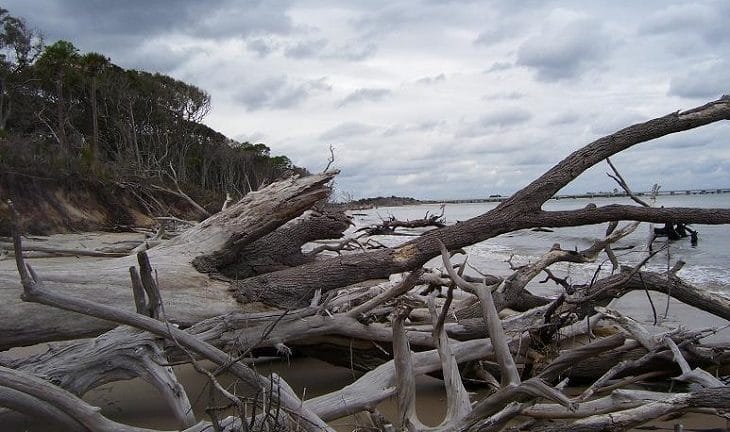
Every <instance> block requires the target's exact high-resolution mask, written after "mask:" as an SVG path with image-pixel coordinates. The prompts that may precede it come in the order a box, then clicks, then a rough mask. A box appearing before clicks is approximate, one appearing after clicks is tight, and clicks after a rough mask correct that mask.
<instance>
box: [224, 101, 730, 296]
mask: <svg viewBox="0 0 730 432" xmlns="http://www.w3.org/2000/svg"><path fill="white" fill-rule="evenodd" d="M728 119H730V98H728V97H723V98H721V99H719V100H717V101H714V102H711V103H708V104H706V105H703V106H701V107H697V108H695V109H692V110H689V111H685V112H676V113H672V114H669V115H666V116H664V117H660V118H657V119H654V120H649V121H647V122H644V123H639V124H635V125H633V126H629V127H627V128H625V129H622V130H620V131H618V132H616V133H614V134H611V135H608V136H606V137H604V138H601V139H598V140H596V141H594V142H592V143H591V144H588V145H587V146H585V147H583V148H582V149H580V150H577V151H576V152H574V153H572V154H571V155H569V156H568V157H566V158H565V159H564V160H563V161H561V162H560V163H558V164H557V165H555V166H554V167H553V168H551V169H550V170H549V171H547V172H546V173H545V174H543V175H542V176H541V177H539V178H538V179H536V180H535V181H533V182H532V183H530V184H529V185H528V186H526V187H525V188H523V189H522V190H520V191H519V192H517V193H515V194H514V195H513V196H512V197H510V198H509V199H507V200H506V201H504V202H502V203H501V204H500V205H499V206H497V207H496V208H495V209H493V210H490V211H488V212H487V213H485V214H483V215H480V216H477V217H475V218H472V219H469V220H467V221H464V222H460V223H459V224H456V225H451V226H447V227H444V228H440V229H436V230H432V231H429V232H428V233H425V234H424V235H422V236H420V237H418V238H416V239H414V240H412V241H410V242H407V243H405V244H403V245H401V246H399V247H396V248H392V249H384V250H380V251H373V252H366V253H361V254H355V255H350V256H347V257H337V258H332V259H329V260H326V261H322V262H316V263H312V264H309V265H305V266H301V267H300V268H297V269H296V270H282V271H279V272H274V273H270V274H266V275H263V276H259V277H254V278H249V279H247V280H245V281H241V282H239V283H237V284H236V290H237V292H236V296H237V298H238V299H239V300H240V301H242V302H248V301H251V300H260V301H264V302H266V303H268V304H272V305H277V306H281V307H292V306H296V305H299V306H301V305H302V304H303V302H305V301H306V300H307V299H310V298H311V297H312V295H313V293H314V291H315V290H317V289H321V290H322V291H323V292H326V291H329V290H332V289H336V288H339V287H343V286H346V285H350V284H353V283H356V282H359V281H363V280H366V279H372V278H374V277H387V276H388V275H390V274H393V273H401V272H404V271H409V270H412V269H415V268H418V267H420V266H422V265H423V264H424V263H426V262H427V261H428V260H429V259H431V258H433V257H435V256H437V255H438V254H439V249H438V241H441V242H443V243H444V244H445V245H446V247H447V248H448V249H450V250H454V249H458V248H461V247H464V246H467V245H470V244H474V243H477V242H480V241H483V240H486V239H489V238H492V237H495V236H497V235H499V234H504V233H507V232H511V231H516V230H519V229H524V228H534V227H562V226H577V225H587V224H596V223H602V222H611V221H617V220H635V221H644V222H666V221H669V220H671V221H675V222H684V223H704V224H727V223H730V209H682V208H678V209H670V208H661V209H655V208H645V207H637V206H626V205H612V206H605V207H596V208H594V207H589V208H585V209H581V210H575V211H552V212H548V211H543V210H541V207H542V204H543V203H545V202H546V201H547V200H548V199H550V197H552V196H553V195H554V194H555V193H557V192H558V191H559V190H560V189H561V188H563V187H564V186H566V185H567V184H568V183H570V182H571V181H572V180H574V179H575V178H576V177H577V176H578V175H580V174H581V173H583V172H584V171H585V170H587V169H588V168H590V167H591V166H593V165H595V164H597V163H599V162H601V161H603V160H604V159H606V158H607V157H610V156H613V155H614V154H616V153H619V152H621V151H623V150H626V149H628V148H630V147H632V146H634V145H636V144H639V143H642V142H645V141H649V140H652V139H655V138H659V137H661V136H664V135H668V134H671V133H676V132H680V131H685V130H688V129H692V128H696V127H699V126H703V125H707V124H710V123H714V122H718V121H722V120H728ZM311 274H316V275H318V277H317V278H316V280H313V279H312V278H310V277H308V275H311Z"/></svg>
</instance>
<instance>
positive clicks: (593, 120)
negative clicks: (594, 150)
mask: <svg viewBox="0 0 730 432" xmlns="http://www.w3.org/2000/svg"><path fill="white" fill-rule="evenodd" d="M3 3H4V4H3V7H5V8H7V9H8V10H9V11H10V13H11V14H13V15H16V16H21V17H24V18H25V19H26V20H27V21H28V22H29V23H30V24H31V25H32V26H33V27H36V28H37V29H39V30H40V31H42V32H43V33H44V35H45V38H46V42H47V43H52V42H54V41H56V40H58V39H67V40H70V41H71V42H73V43H74V44H75V45H76V46H77V47H79V48H80V49H81V50H82V51H83V52H86V51H98V52H101V53H103V54H105V55H107V56H108V57H110V58H111V60H112V61H113V62H114V63H116V64H119V65H121V66H123V67H127V68H138V69H143V70H147V71H156V72H161V73H165V74H169V75H171V76H173V77H175V78H178V79H181V80H184V81H186V82H190V83H192V84H195V85H197V86H199V87H201V88H203V89H205V90H206V91H208V92H209V93H210V94H211V97H212V110H211V112H210V114H209V115H208V117H207V118H206V120H205V122H206V123H207V124H208V125H210V126H211V127H213V128H215V129H217V130H219V131H221V132H223V133H224V134H226V135H228V136H230V137H232V138H235V139H239V140H248V141H251V142H263V143H265V144H267V145H268V146H270V147H271V148H272V153H274V154H285V155H287V156H289V157H290V158H291V159H292V161H293V162H294V163H296V164H297V165H300V166H304V167H307V168H308V169H310V170H311V171H313V172H315V171H320V170H322V169H323V168H324V166H325V165H326V164H327V158H328V156H329V150H328V148H329V146H330V145H332V146H334V148H335V157H336V161H335V163H334V166H335V167H336V168H339V169H341V170H342V174H341V175H340V176H339V177H338V180H337V187H338V190H339V191H340V193H347V194H349V195H351V196H353V197H354V198H362V197H367V196H377V195H392V194H395V195H407V196H414V197H416V198H427V199H428V198H430V199H444V198H467V197H483V196H487V195H490V194H498V193H499V194H508V193H511V192H514V191H516V190H517V189H519V188H520V187H522V186H524V185H526V184H527V183H529V182H530V181H531V180H533V179H534V178H535V177H537V176H538V175H539V174H541V173H542V172H543V171H545V170H546V169H548V168H549V167H550V166H551V165H553V164H555V163H556V162H558V161H559V160H561V159H562V158H564V157H565V156H567V155H568V154H569V153H570V152H572V151H573V150H575V149H577V148H579V147H581V146H583V145H585V144H587V143H589V142H591V141H592V140H594V139H596V138H598V137H600V136H603V135H606V134H609V133H611V132H614V131H616V130H618V129H620V128H622V127H624V126H628V125H630V124H632V123H635V122H638V121H644V120H648V119H650V118H654V117H657V116H661V115H664V114H667V113H669V112H673V111H676V110H678V109H687V108H692V107H695V106H697V105H700V104H702V103H704V102H707V101H710V100H714V99H717V98H718V97H719V96H720V95H722V94H723V93H730V60H729V59H730V56H728V54H730V25H728V23H730V1H723V0H717V1H712V0H706V1H697V0H695V1H668V0H644V1H621V0H617V1H605V2H598V1H534V0H523V1H509V0H504V1H468V0H463V1H456V0H453V1H436V0H422V1H398V0H388V1H380V0H367V1H365V0H362V1H338V2H334V1H326V0H305V1H286V0H268V1H263V0H262V1H250V0H246V1H244V0H212V1H211V0H208V1H201V0H180V1H173V0H125V1H119V0H9V1H8V0H6V1H4V2H3ZM728 141H730V123H728V122H725V123H722V124H716V125H711V126H708V127H705V128H701V129H698V130H694V131H689V132H684V133H681V134H678V135H673V136H670V137H665V138H663V139H661V140H657V141H655V142H652V143H648V144H644V145H640V146H638V147H636V148H634V149H632V150H630V151H628V152H625V153H624V155H623V156H622V157H617V158H616V159H615V163H616V165H617V166H618V167H619V169H621V170H622V172H623V174H624V176H625V177H626V178H627V179H628V180H629V182H630V183H631V185H632V186H633V188H634V189H636V190H647V189H650V187H651V185H652V184H654V183H659V184H661V185H662V187H663V188H664V189H679V188H688V187H691V188H706V187H730V146H729V145H728V144H729V142H728ZM607 169H608V167H607V166H606V165H605V164H601V165H600V166H598V167H597V169H593V170H591V171H590V172H589V173H586V174H584V175H583V176H581V177H580V178H579V179H578V181H576V182H575V183H574V184H573V185H572V186H570V187H569V188H567V189H566V190H565V191H566V192H567V191H570V192H583V191H598V190H612V189H613V188H614V187H616V186H615V184H613V183H612V181H611V180H610V179H609V178H608V177H607V176H606V175H605V172H606V171H607Z"/></svg>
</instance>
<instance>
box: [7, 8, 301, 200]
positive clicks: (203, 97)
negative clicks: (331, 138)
mask: <svg viewBox="0 0 730 432" xmlns="http://www.w3.org/2000/svg"><path fill="white" fill-rule="evenodd" d="M0 24H1V27H0V30H1V32H0V86H1V88H0V144H2V145H0V147H2V150H3V158H2V160H1V161H0V169H2V168H7V167H13V168H14V169H16V170H17V169H22V167H23V166H26V167H27V166H31V165H32V166H34V167H35V168H34V169H41V170H44V169H47V170H48V172H46V174H48V175H52V174H53V173H54V172H58V173H59V175H61V174H64V172H69V171H79V172H81V173H91V174H92V175H95V176H110V175H113V176H117V177H119V176H122V177H124V176H134V177H147V178H150V179H158V180H160V181H161V180H163V179H166V178H168V177H167V175H168V174H170V173H171V172H172V171H173V170H174V171H175V173H176V175H177V178H178V181H180V182H181V183H184V184H187V185H189V186H191V187H194V188H202V189H207V190H210V191H216V192H219V193H224V192H225V191H232V192H238V193H239V194H244V193H246V192H248V191H249V190H251V189H255V188H257V187H259V186H260V185H262V184H265V183H268V182H270V181H272V180H273V179H275V178H278V177H280V176H281V175H283V174H285V173H291V172H292V171H295V172H299V173H303V172H306V171H304V170H301V169H299V168H297V167H295V166H293V165H292V163H291V161H290V160H289V159H288V158H287V157H286V156H273V157H272V156H271V149H270V148H269V147H268V146H266V145H265V144H262V143H257V144H251V143H247V142H246V143H238V142H236V141H233V140H230V139H228V138H226V137H225V136H224V135H222V134H221V133H219V132H217V131H215V130H213V129H211V128H209V127H207V126H206V125H204V124H202V123H201V122H202V120H203V118H204V117H205V115H206V114H207V113H208V111H209V109H210V95H209V94H208V93H207V92H205V91H204V90H202V89H200V88H198V87H196V86H194V85H191V84H188V83H185V82H182V81H180V80H177V79H175V78H172V77H169V76H167V75H163V74H159V73H149V72H145V71H139V70H126V69H124V68H121V67H119V66H117V65H115V64H113V63H112V62H111V60H110V59H109V58H107V57H106V56H104V55H103V54H101V53H94V52H91V53H80V52H79V50H78V49H77V48H76V47H75V46H74V45H73V43H71V42H69V41H64V40H60V41H57V42H55V43H53V44H51V45H48V46H46V47H43V46H42V43H41V40H40V38H38V37H37V35H36V34H35V33H34V32H32V31H30V30H29V29H28V27H27V26H26V25H25V22H24V21H23V20H22V19H18V18H15V17H12V16H11V15H9V13H8V12H7V11H6V10H4V9H2V8H0ZM10 143H12V145H10Z"/></svg>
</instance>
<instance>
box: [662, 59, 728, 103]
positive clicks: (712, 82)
mask: <svg viewBox="0 0 730 432" xmlns="http://www.w3.org/2000/svg"><path fill="white" fill-rule="evenodd" d="M728 91H730V62H727V61H724V60H723V61H717V62H713V63H710V64H708V65H702V66H696V67H693V68H692V69H690V70H688V71H686V72H683V73H680V74H677V75H675V76H674V77H672V80H671V81H670V83H669V94H670V95H672V96H680V97H685V98H702V99H705V98H717V97H719V96H720V95H722V94H725V93H727V92H728Z"/></svg>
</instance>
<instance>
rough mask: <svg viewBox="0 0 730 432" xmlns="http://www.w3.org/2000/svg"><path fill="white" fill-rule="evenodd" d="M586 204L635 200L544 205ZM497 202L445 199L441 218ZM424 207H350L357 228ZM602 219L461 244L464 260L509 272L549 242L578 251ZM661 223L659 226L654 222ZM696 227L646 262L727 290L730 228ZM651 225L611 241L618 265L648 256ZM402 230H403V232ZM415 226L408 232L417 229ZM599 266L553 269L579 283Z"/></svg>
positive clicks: (710, 201) (707, 201) (667, 199)
mask: <svg viewBox="0 0 730 432" xmlns="http://www.w3.org/2000/svg"><path fill="white" fill-rule="evenodd" d="M589 203H594V204H596V205H597V206H599V207H600V206H603V205H608V204H634V203H633V202H631V201H630V200H629V199H628V198H594V199H582V198H579V199H562V200H550V201H548V202H547V203H546V204H545V205H544V206H543V209H544V210H548V211H550V210H574V209H580V208H583V207H585V206H586V205H587V204H589ZM496 206H497V203H478V204H447V205H446V207H445V211H444V217H445V219H446V223H447V224H453V223H456V222H457V221H463V220H466V219H469V218H472V217H474V216H477V215H480V214H482V213H485V212H486V211H488V210H491V209H493V208H494V207H496ZM656 206H664V207H696V208H730V194H708V195H673V196H672V195H669V196H660V197H658V198H657V202H656ZM426 212H429V214H434V213H436V214H438V213H440V206H439V205H435V204H429V205H417V206H404V207H381V208H378V209H370V210H362V211H357V212H355V213H356V214H355V215H354V221H355V223H356V225H357V227H361V226H365V225H370V224H376V223H379V222H380V220H381V219H385V218H387V217H389V216H394V217H396V218H397V219H401V220H406V219H411V220H412V219H420V218H423V217H424V215H425V214H426ZM606 226H607V224H600V225H589V226H580V227H570V228H554V229H553V231H554V232H536V231H533V230H529V229H528V230H520V231H515V232H512V233H508V234H504V235H500V236H498V237H495V238H492V239H488V240H486V241H484V242H481V243H478V244H475V245H472V246H470V247H468V248H466V251H467V252H468V253H469V262H470V263H471V264H472V265H473V266H475V267H477V268H479V269H480V270H483V271H486V272H488V273H492V274H497V275H502V276H504V275H506V274H509V273H510V268H509V264H507V263H506V261H507V260H509V259H510V257H512V262H513V263H514V264H515V265H520V264H526V263H528V262H532V261H535V260H536V259H537V258H538V257H539V256H540V255H542V254H544V253H545V252H547V251H548V250H550V248H551V247H552V245H553V244H555V243H559V244H560V246H561V247H562V248H563V249H570V250H582V249H584V248H586V247H588V246H590V245H591V244H592V242H593V241H594V240H596V239H599V238H602V237H603V235H604V233H605V230H606ZM657 226H660V225H657ZM691 226H692V228H694V229H695V230H697V231H698V232H699V243H698V244H697V246H692V245H691V244H690V240H689V237H688V238H686V239H681V240H678V241H674V242H669V243H668V244H667V246H668V247H667V249H666V250H664V251H662V252H660V253H659V254H657V255H656V256H655V257H654V258H652V260H651V261H650V262H649V263H648V264H647V269H648V270H652V271H665V270H667V269H668V268H670V267H671V266H673V265H674V263H675V262H676V261H677V260H680V259H681V260H683V261H685V262H686V264H685V266H684V267H683V268H682V270H681V271H680V272H679V273H678V274H679V276H681V277H682V278H683V279H684V280H686V281H688V282H691V283H693V284H696V285H699V286H702V287H705V288H706V289H708V290H713V291H719V292H725V293H728V292H730V288H728V287H730V230H728V227H727V226H724V225H699V224H698V225H691ZM651 229H652V225H651V224H648V223H642V224H641V225H640V226H639V227H638V228H637V229H636V231H634V232H633V233H632V234H631V235H629V236H627V237H625V238H624V239H621V240H620V241H619V242H617V243H616V244H614V249H616V254H617V256H618V258H619V261H620V262H621V263H622V264H627V265H633V264H636V263H638V262H640V261H641V260H642V259H644V258H645V257H646V256H647V252H646V251H647V240H648V238H649V234H650V232H651ZM404 232H405V231H404ZM417 232H418V231H411V232H410V233H411V234H416V233H417ZM376 239H377V240H378V241H380V242H382V243H384V244H386V245H388V246H392V245H396V244H398V243H402V242H404V241H407V240H408V239H409V237H391V236H377V237H376ZM666 243H667V242H666V239H664V238H659V239H657V240H656V241H655V243H654V249H657V248H660V247H661V246H662V245H664V244H666ZM429 265H434V266H438V265H439V261H438V260H433V261H431V262H430V263H429ZM598 265H601V268H602V269H604V270H607V271H610V269H611V265H610V262H608V261H607V257H606V255H605V254H602V255H601V256H599V258H598V259H597V261H596V264H592V265H584V264H580V265H578V264H567V263H559V264H557V265H554V266H553V267H552V268H553V269H555V270H557V272H558V273H559V274H561V275H562V276H565V277H567V278H568V279H569V280H570V281H571V282H573V283H583V282H587V281H588V280H590V278H591V277H592V275H593V273H594V272H595V269H596V267H597V266H598ZM536 288H537V289H538V290H539V291H542V293H543V294H545V293H546V291H547V294H549V293H550V292H551V290H552V291H554V292H557V291H558V288H557V287H548V286H545V285H540V286H539V287H536Z"/></svg>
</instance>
